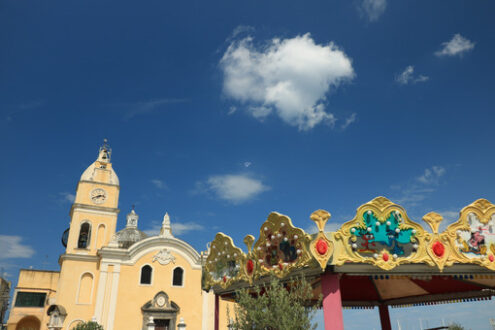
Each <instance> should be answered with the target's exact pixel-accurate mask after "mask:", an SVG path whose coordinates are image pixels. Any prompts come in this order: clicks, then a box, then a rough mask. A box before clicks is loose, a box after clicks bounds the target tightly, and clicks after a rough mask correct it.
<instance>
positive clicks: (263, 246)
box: [252, 212, 311, 278]
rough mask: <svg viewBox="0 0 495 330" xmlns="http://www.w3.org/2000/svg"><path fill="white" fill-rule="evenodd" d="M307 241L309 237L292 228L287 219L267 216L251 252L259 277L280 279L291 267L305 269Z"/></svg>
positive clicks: (281, 216) (278, 216) (284, 216)
mask: <svg viewBox="0 0 495 330" xmlns="http://www.w3.org/2000/svg"><path fill="white" fill-rule="evenodd" d="M309 240H310V236H309V235H307V234H306V233H305V232H304V230H302V229H301V228H297V227H294V226H293V225H292V221H291V219H290V218H289V217H288V216H286V215H282V214H280V213H277V212H272V213H270V215H269V216H268V219H267V220H266V221H265V223H263V225H262V226H261V228H260V237H259V238H258V240H257V241H256V243H255V244H254V249H253V253H252V255H253V256H255V257H256V262H257V263H258V265H259V275H266V274H273V275H275V276H277V277H279V278H282V277H285V276H286V275H287V274H289V273H290V272H291V271H292V270H293V269H295V268H302V267H305V266H307V265H308V263H309V262H310V261H311V255H310V254H309V251H308V248H307V246H308V244H309Z"/></svg>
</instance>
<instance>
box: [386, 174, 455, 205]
mask: <svg viewBox="0 0 495 330" xmlns="http://www.w3.org/2000/svg"><path fill="white" fill-rule="evenodd" d="M445 173H446V170H445V168H444V167H442V166H432V167H430V168H426V169H425V170H424V171H423V174H422V175H420V176H418V177H416V178H415V179H414V180H412V181H410V182H408V183H407V184H404V185H394V186H393V187H394V188H393V189H394V190H399V191H400V195H399V197H397V198H394V199H395V200H396V202H397V203H398V204H402V205H403V206H408V207H412V206H416V205H418V203H419V202H421V201H423V200H425V199H426V198H427V197H428V196H430V195H431V194H432V193H433V192H435V191H436V190H437V186H438V185H439V183H440V178H441V177H442V176H443V175H445Z"/></svg>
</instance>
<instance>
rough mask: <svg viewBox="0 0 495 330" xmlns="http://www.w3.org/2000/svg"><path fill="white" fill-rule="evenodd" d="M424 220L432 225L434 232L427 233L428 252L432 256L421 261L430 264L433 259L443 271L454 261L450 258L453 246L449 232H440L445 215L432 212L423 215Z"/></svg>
mask: <svg viewBox="0 0 495 330" xmlns="http://www.w3.org/2000/svg"><path fill="white" fill-rule="evenodd" d="M423 221H424V222H426V223H427V224H428V225H429V226H430V228H431V231H432V234H430V233H426V234H425V244H426V253H427V254H428V256H429V257H430V258H423V260H421V261H424V262H426V263H428V264H430V265H432V264H431V262H432V261H433V263H434V265H436V266H437V267H438V269H439V270H440V271H443V268H444V267H445V266H451V265H452V264H453V263H454V261H453V260H452V259H449V256H450V253H451V248H450V244H449V238H448V235H447V233H441V234H439V233H438V228H439V227H440V223H441V222H442V221H443V217H442V216H441V215H440V214H438V213H436V212H430V213H428V214H425V215H424V216H423Z"/></svg>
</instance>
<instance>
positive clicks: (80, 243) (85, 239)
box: [77, 222, 91, 249]
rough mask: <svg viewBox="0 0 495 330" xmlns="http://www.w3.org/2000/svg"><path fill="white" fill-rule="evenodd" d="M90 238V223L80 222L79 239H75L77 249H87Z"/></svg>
mask: <svg viewBox="0 0 495 330" xmlns="http://www.w3.org/2000/svg"><path fill="white" fill-rule="evenodd" d="M90 239H91V225H90V224H89V223H88V222H84V223H83V224H81V229H80V230H79V239H78V240H77V247H78V248H79V249H87V248H88V246H89V242H90Z"/></svg>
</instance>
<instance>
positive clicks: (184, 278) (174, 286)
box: [170, 266, 186, 288]
mask: <svg viewBox="0 0 495 330" xmlns="http://www.w3.org/2000/svg"><path fill="white" fill-rule="evenodd" d="M177 268H180V269H182V285H174V271H175V270H176V269H177ZM185 282H186V270H185V269H184V267H181V266H176V267H174V269H172V281H171V283H170V286H171V287H173V288H183V287H184V286H185V285H184V284H185Z"/></svg>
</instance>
